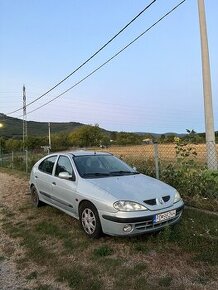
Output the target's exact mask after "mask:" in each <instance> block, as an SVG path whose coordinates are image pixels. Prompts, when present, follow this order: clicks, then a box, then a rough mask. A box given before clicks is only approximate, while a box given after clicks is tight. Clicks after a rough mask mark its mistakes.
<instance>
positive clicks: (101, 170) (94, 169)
mask: <svg viewBox="0 0 218 290" xmlns="http://www.w3.org/2000/svg"><path fill="white" fill-rule="evenodd" d="M74 162H75V164H76V167H77V170H78V172H79V174H80V176H81V177H83V178H99V177H109V176H121V175H132V174H138V172H137V171H135V170H134V169H133V168H131V167H130V166H129V165H127V164H126V163H125V162H123V161H122V160H120V159H118V158H116V157H115V156H113V155H106V154H105V155H103V154H102V155H97V154H96V155H85V156H75V157H74Z"/></svg>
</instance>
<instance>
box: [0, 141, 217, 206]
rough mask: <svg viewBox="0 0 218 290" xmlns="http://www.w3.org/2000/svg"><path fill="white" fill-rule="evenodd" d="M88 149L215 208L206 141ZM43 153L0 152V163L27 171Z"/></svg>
mask: <svg viewBox="0 0 218 290" xmlns="http://www.w3.org/2000/svg"><path fill="white" fill-rule="evenodd" d="M90 149H91V150H96V151H103V152H110V153H112V154H114V155H115V156H117V157H119V158H121V159H123V160H124V161H126V162H127V163H128V164H130V165H131V166H132V167H136V169H137V170H138V171H139V172H141V173H144V174H146V175H150V176H152V177H155V178H157V179H160V180H162V181H164V182H166V183H168V184H170V185H172V186H174V187H175V188H177V189H178V191H179V192H180V193H181V194H182V196H183V197H184V199H185V200H186V202H188V203H189V204H191V205H194V206H197V207H204V208H207V209H211V210H218V171H217V170H208V159H207V157H208V156H207V146H206V144H182V143H175V144H174V143H171V144H157V143H152V144H143V145H134V146H132V145H131V146H110V147H108V148H90ZM217 153H218V145H216V154H217ZM46 154H47V153H46V152H44V151H41V152H39V151H24V152H10V153H1V154H0V166H2V167H9V168H11V169H16V170H22V171H25V172H27V173H29V172H30V170H31V168H32V166H33V164H34V163H35V162H36V161H37V160H39V159H40V158H41V157H43V156H45V155H46Z"/></svg>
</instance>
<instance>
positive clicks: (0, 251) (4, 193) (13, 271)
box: [0, 173, 29, 290]
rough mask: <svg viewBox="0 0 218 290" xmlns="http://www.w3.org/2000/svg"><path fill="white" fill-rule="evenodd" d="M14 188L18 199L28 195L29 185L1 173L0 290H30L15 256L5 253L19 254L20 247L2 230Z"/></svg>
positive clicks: (10, 205)
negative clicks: (13, 252) (6, 209)
mask: <svg viewBox="0 0 218 290" xmlns="http://www.w3.org/2000/svg"><path fill="white" fill-rule="evenodd" d="M12 186H13V191H14V190H15V192H14V194H13V198H14V196H16V197H17V199H18V197H19V196H21V195H25V194H26V193H28V184H27V182H25V181H24V180H21V179H19V178H16V177H14V176H10V175H8V174H5V173H0V232H1V236H0V289H1V290H6V289H10V290H17V289H25V288H26V289H28V287H29V282H28V281H26V280H25V279H24V278H23V277H22V275H21V274H20V272H19V271H18V270H17V268H16V263H15V261H14V255H13V256H12V255H10V251H7V252H8V253H7V254H6V253H5V249H6V248H7V249H8V250H9V248H10V249H11V250H12V249H13V251H14V250H15V252H16V251H17V252H18V248H19V247H18V245H17V244H16V243H15V242H14V241H12V240H11V239H10V238H9V237H8V236H7V235H5V234H4V231H3V229H2V223H3V221H2V219H3V212H2V211H3V209H5V208H7V207H12V206H13V205H12V203H11V193H12Z"/></svg>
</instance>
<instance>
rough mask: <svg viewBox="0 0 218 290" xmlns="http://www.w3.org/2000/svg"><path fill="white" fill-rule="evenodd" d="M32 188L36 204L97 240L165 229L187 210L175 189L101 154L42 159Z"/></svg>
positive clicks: (53, 155)
mask: <svg viewBox="0 0 218 290" xmlns="http://www.w3.org/2000/svg"><path fill="white" fill-rule="evenodd" d="M30 189H31V199H32V202H33V204H34V206H36V207H38V206H40V205H41V204H43V203H47V204H49V205H51V206H54V207H56V208H58V209H60V210H62V211H64V212H65V213H67V214H69V215H71V216H73V217H75V218H76V219H79V220H80V223H81V226H82V228H83V230H84V231H85V233H86V234H87V235H88V236H90V237H93V238H98V237H99V236H100V235H101V234H102V232H103V233H105V234H108V235H114V236H115V235H118V236H126V235H136V234H142V233H146V232H153V231H156V230H160V229H162V228H164V227H165V226H167V225H172V224H175V223H177V222H178V221H179V219H180V217H181V215H182V211H183V207H184V203H183V201H182V199H181V197H180V195H179V193H178V192H177V190H176V189H174V188H173V187H171V186H169V185H167V184H166V183H163V182H161V181H159V180H156V179H154V178H152V177H149V176H146V175H143V174H140V173H139V172H137V171H136V170H135V169H133V168H131V167H130V166H129V165H127V164H126V163H125V162H123V161H122V160H120V159H118V158H117V157H115V156H113V155H112V154H109V153H102V152H90V151H87V152H86V151H75V152H67V153H54V154H50V155H48V156H46V157H44V158H42V159H41V160H39V161H38V162H37V163H36V164H35V165H34V166H33V168H32V172H31V176H30Z"/></svg>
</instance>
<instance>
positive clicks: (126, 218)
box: [99, 201, 184, 236]
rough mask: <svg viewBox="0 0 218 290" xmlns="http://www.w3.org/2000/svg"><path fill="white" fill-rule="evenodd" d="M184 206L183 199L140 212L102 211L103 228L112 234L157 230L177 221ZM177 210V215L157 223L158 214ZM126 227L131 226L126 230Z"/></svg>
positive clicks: (137, 233)
mask: <svg viewBox="0 0 218 290" xmlns="http://www.w3.org/2000/svg"><path fill="white" fill-rule="evenodd" d="M183 208H184V203H183V201H179V202H177V203H176V204H174V205H172V206H170V207H168V208H165V209H162V210H158V211H149V210H148V211H140V212H117V213H113V214H111V213H107V212H103V211H100V212H99V214H100V219H101V225H102V230H103V232H104V233H105V234H109V235H112V236H128V235H139V234H143V233H149V232H155V231H157V230H160V229H162V228H164V227H165V226H167V225H173V224H175V223H177V222H178V221H179V220H180V218H181V215H182V212H183ZM173 210H176V215H175V216H174V217H172V218H169V219H166V220H164V221H161V222H158V223H156V222H155V221H154V220H155V217H156V215H157V214H162V213H167V212H169V211H173ZM124 228H129V229H130V228H131V230H129V231H125V230H124Z"/></svg>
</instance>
